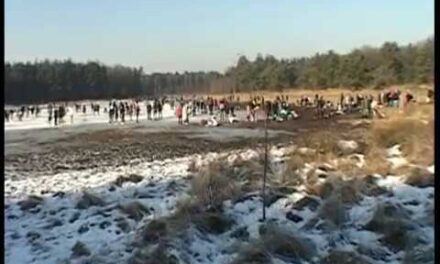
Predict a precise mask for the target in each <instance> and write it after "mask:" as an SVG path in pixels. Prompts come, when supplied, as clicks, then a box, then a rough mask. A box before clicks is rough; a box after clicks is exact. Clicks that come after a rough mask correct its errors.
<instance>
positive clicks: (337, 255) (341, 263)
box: [320, 250, 370, 264]
mask: <svg viewBox="0 0 440 264" xmlns="http://www.w3.org/2000/svg"><path fill="white" fill-rule="evenodd" d="M320 263H321V264H334V263H338V264H369V263H370V262H369V261H367V260H366V259H365V258H363V257H361V256H359V255H357V254H356V253H354V252H349V251H340V250H332V251H330V253H329V254H328V255H327V256H326V257H324V258H323V259H322V260H321V262H320Z"/></svg>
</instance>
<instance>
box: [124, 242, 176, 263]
mask: <svg viewBox="0 0 440 264" xmlns="http://www.w3.org/2000/svg"><path fill="white" fill-rule="evenodd" d="M128 263H129V264H178V263H179V261H178V259H177V258H176V257H175V256H174V255H171V254H169V253H168V252H167V248H166V246H165V245H163V244H159V245H157V246H155V247H152V248H148V249H144V250H137V251H136V252H135V253H134V254H133V256H131V257H130V259H129V260H128Z"/></svg>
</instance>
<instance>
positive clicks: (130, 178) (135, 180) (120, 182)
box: [114, 174, 143, 187]
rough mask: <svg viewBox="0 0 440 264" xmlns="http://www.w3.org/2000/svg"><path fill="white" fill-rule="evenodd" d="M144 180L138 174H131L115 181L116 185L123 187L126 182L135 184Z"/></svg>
mask: <svg viewBox="0 0 440 264" xmlns="http://www.w3.org/2000/svg"><path fill="white" fill-rule="evenodd" d="M142 180H143V177H142V176H140V175H137V174H130V175H128V176H126V177H124V176H119V177H118V178H117V179H116V180H115V182H114V183H115V185H117V186H119V187H121V186H122V185H123V184H124V183H126V182H133V183H138V182H140V181H142Z"/></svg>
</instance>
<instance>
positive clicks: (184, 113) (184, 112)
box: [182, 103, 189, 125]
mask: <svg viewBox="0 0 440 264" xmlns="http://www.w3.org/2000/svg"><path fill="white" fill-rule="evenodd" d="M188 111H189V108H188V104H187V103H185V104H183V107H182V119H183V123H184V124H186V125H188V124H189V115H188V114H189V112H188Z"/></svg>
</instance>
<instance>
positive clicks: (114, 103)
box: [113, 101, 119, 123]
mask: <svg viewBox="0 0 440 264" xmlns="http://www.w3.org/2000/svg"><path fill="white" fill-rule="evenodd" d="M113 109H114V111H115V122H116V123H117V122H118V119H119V108H118V103H117V102H116V101H113Z"/></svg>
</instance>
